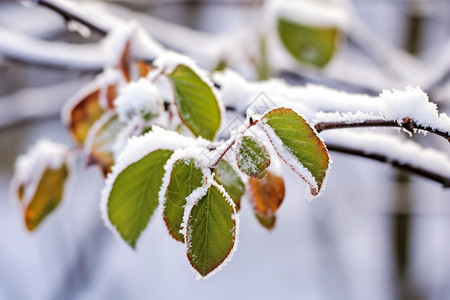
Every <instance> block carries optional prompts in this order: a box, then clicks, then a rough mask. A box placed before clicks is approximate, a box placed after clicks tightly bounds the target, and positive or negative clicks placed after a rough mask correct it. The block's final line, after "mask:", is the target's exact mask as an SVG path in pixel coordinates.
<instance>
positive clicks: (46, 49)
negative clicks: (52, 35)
mask: <svg viewBox="0 0 450 300" xmlns="http://www.w3.org/2000/svg"><path fill="white" fill-rule="evenodd" d="M0 36H1V37H2V38H1V39H0V53H1V54H2V55H4V56H6V57H10V58H13V59H16V60H20V61H24V62H27V63H31V64H38V65H45V66H51V67H64V68H67V69H74V70H91V71H99V70H101V69H102V68H103V65H104V63H105V57H104V53H103V51H102V47H101V46H100V44H67V43H62V42H48V41H43V40H40V39H37V38H33V37H30V36H27V35H24V34H20V33H17V32H15V31H12V30H8V29H5V28H1V27H0Z"/></svg>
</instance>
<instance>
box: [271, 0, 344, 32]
mask: <svg viewBox="0 0 450 300" xmlns="http://www.w3.org/2000/svg"><path fill="white" fill-rule="evenodd" d="M266 5H267V7H266V14H267V18H268V19H269V20H270V18H279V17H282V18H286V19H288V20H290V21H292V22H295V23H299V24H306V25H311V26H317V27H338V28H341V29H346V28H347V27H348V25H349V24H348V23H349V19H348V16H347V14H346V12H345V10H344V9H342V7H341V6H338V5H336V4H333V3H330V2H321V1H313V0H302V1H292V0H271V1H268V2H267V4H266ZM268 19H265V21H266V22H270V21H269V20H268ZM272 22H273V21H272Z"/></svg>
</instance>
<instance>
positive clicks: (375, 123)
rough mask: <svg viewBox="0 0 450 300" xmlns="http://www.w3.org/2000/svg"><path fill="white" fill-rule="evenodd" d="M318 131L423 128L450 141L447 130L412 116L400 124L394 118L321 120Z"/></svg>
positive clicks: (317, 125) (413, 129)
mask: <svg viewBox="0 0 450 300" xmlns="http://www.w3.org/2000/svg"><path fill="white" fill-rule="evenodd" d="M314 127H315V129H316V130H317V132H322V131H324V130H330V129H340V128H358V127H396V128H403V129H406V130H408V131H409V132H411V133H414V131H415V130H423V131H427V132H430V133H433V134H436V135H438V136H441V137H443V138H445V139H446V140H447V141H448V142H450V133H449V132H447V131H441V130H439V129H433V128H431V127H429V126H423V125H419V124H416V123H415V122H414V121H413V120H411V119H410V118H404V119H403V122H402V123H401V124H399V123H398V122H397V121H393V120H367V121H364V122H360V123H346V122H319V123H317V124H316V125H314Z"/></svg>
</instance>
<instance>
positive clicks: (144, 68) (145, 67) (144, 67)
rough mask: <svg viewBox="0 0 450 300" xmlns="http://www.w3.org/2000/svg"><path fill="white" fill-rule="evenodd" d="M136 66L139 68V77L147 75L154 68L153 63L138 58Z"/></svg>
mask: <svg viewBox="0 0 450 300" xmlns="http://www.w3.org/2000/svg"><path fill="white" fill-rule="evenodd" d="M136 67H137V70H138V74H139V77H146V76H147V74H148V73H149V72H150V71H152V70H153V69H154V67H153V66H152V64H150V63H148V62H146V61H143V60H137V61H136Z"/></svg>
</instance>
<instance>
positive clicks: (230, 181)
mask: <svg viewBox="0 0 450 300" xmlns="http://www.w3.org/2000/svg"><path fill="white" fill-rule="evenodd" d="M214 179H215V180H216V181H217V182H218V183H219V184H220V185H222V186H223V187H224V188H225V191H227V193H228V194H229V195H230V197H231V199H233V202H234V204H235V205H236V210H237V211H239V210H240V209H241V197H242V196H243V195H244V193H245V185H244V183H243V182H242V179H241V177H240V176H239V174H238V173H237V172H236V171H235V170H234V169H233V167H232V166H231V165H230V164H229V163H228V162H227V161H226V160H225V159H221V160H220V162H219V164H218V165H217V168H216V169H215V170H214Z"/></svg>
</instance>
